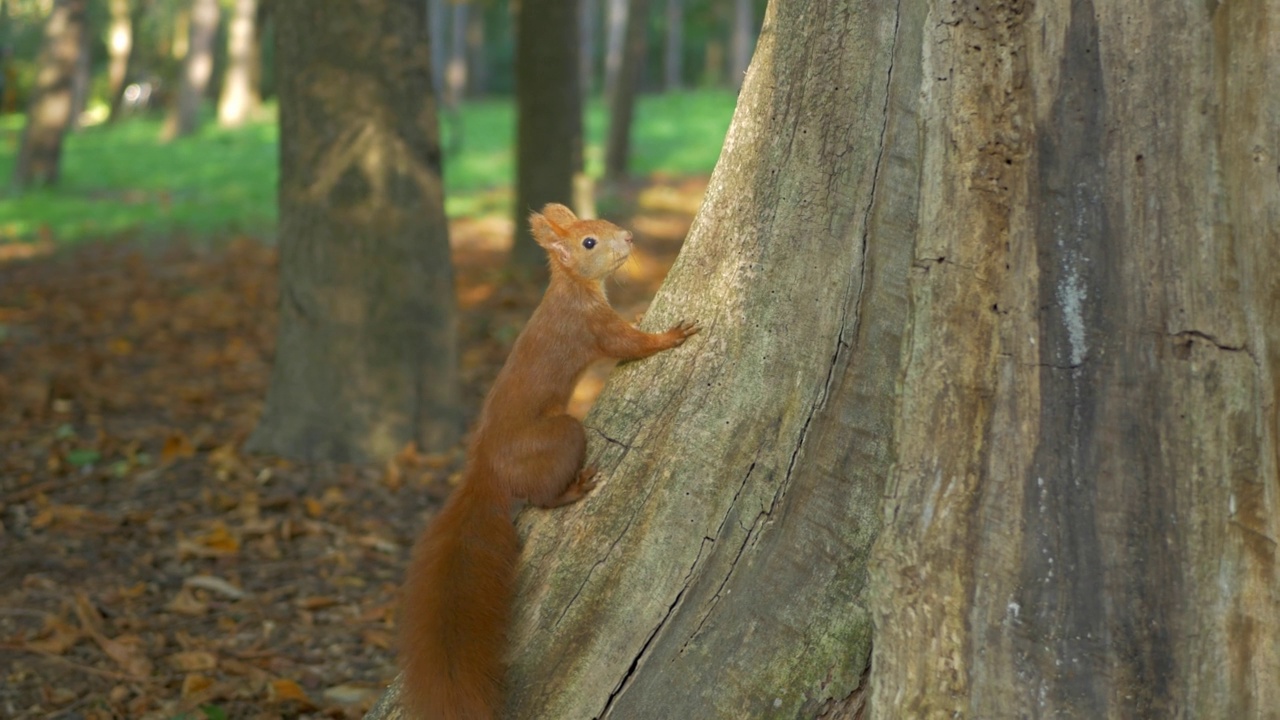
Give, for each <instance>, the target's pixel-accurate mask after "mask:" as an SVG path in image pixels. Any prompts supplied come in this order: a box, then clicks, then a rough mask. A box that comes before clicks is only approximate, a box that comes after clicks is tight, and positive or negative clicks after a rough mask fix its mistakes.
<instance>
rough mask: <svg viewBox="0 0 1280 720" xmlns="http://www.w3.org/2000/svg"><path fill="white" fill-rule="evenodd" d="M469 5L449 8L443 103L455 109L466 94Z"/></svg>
mask: <svg viewBox="0 0 1280 720" xmlns="http://www.w3.org/2000/svg"><path fill="white" fill-rule="evenodd" d="M470 9H471V5H470V3H465V2H458V3H451V4H450V6H449V64H448V66H447V67H446V68H445V73H444V82H445V97H444V103H445V104H446V105H448V106H449V107H451V108H456V107H457V106H458V104H459V103H461V102H462V98H463V96H464V95H465V94H466V92H467V15H468V14H469V13H468V11H469V10H470Z"/></svg>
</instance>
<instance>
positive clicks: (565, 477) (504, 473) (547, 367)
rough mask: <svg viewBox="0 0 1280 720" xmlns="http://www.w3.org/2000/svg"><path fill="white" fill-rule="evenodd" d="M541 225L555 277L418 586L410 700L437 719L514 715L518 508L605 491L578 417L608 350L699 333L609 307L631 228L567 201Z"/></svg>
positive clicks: (501, 379)
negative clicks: (510, 695) (507, 689)
mask: <svg viewBox="0 0 1280 720" xmlns="http://www.w3.org/2000/svg"><path fill="white" fill-rule="evenodd" d="M529 222H530V224H531V226H532V228H533V234H534V238H535V239H536V240H537V241H538V244H539V245H541V246H542V247H543V248H544V249H545V250H546V251H547V257H548V259H549V261H550V263H551V284H550V286H549V287H548V288H547V292H546V294H545V295H544V296H543V298H542V302H541V303H540V304H539V305H538V308H537V310H535V311H534V313H533V316H532V317H531V318H529V322H528V324H527V325H526V326H525V329H524V331H523V332H522V333H521V334H520V337H518V338H517V339H516V342H515V345H514V346H513V347H512V349H511V355H510V357H508V358H507V362H506V364H505V365H503V367H502V370H501V372H499V373H498V378H497V380H496V381H495V382H494V384H493V389H492V390H490V391H489V396H488V397H487V398H486V399H485V402H484V407H483V408H482V409H481V411H480V420H479V422H478V423H477V425H476V428H475V431H474V433H473V435H472V438H471V446H470V449H469V453H468V458H467V467H466V470H465V471H464V473H463V481H462V486H461V487H459V488H458V490H457V491H456V492H454V494H453V497H451V498H450V499H449V501H448V502H447V503H446V504H445V507H444V509H443V510H441V512H440V514H439V515H438V516H437V517H436V519H435V521H434V522H433V523H432V524H431V526H430V527H429V528H427V531H426V532H425V533H424V534H423V535H422V538H421V539H420V540H419V541H418V544H417V547H416V548H415V549H414V553H413V558H412V560H411V562H410V565H409V572H408V579H407V580H406V582H405V600H404V610H403V613H402V620H401V622H402V624H403V638H404V639H403V650H402V653H401V654H402V657H401V664H402V666H403V668H404V693H405V702H404V705H405V708H406V709H407V710H408V711H409V713H410V715H411V716H413V717H418V718H423V719H424V720H446V719H459V720H461V719H466V720H488V719H490V718H495V717H497V716H498V714H499V713H500V712H501V709H502V706H503V693H502V687H503V676H504V673H505V662H504V655H505V652H506V634H507V625H508V618H509V616H510V612H511V602H512V596H513V594H514V582H515V580H514V578H515V564H516V560H517V558H518V556H519V553H520V547H519V541H518V539H517V537H516V532H515V528H514V526H513V525H512V523H511V520H510V513H511V510H512V509H513V506H514V505H515V503H516V502H517V501H521V500H527V501H529V502H531V503H533V504H534V505H538V506H539V507H556V506H559V505H565V504H568V503H571V502H575V501H576V500H578V499H580V498H581V497H583V496H584V495H586V494H587V493H588V492H590V491H591V490H592V489H593V488H594V487H595V482H594V480H593V478H594V476H595V468H593V467H588V468H583V467H582V463H583V459H584V456H585V454H586V434H585V433H584V431H583V428H582V424H581V423H580V422H578V421H577V420H576V419H574V418H573V417H570V416H569V415H566V414H565V406H566V405H567V403H568V401H569V397H570V394H571V393H572V392H573V388H574V385H576V384H577V381H578V378H579V377H580V376H581V375H582V372H583V371H584V370H585V369H586V368H587V366H588V365H589V364H590V363H591V362H593V361H595V360H598V359H601V358H605V357H612V358H618V359H636V358H643V357H648V356H649V355H652V354H654V353H656V352H659V351H661V350H667V349H669V348H673V347H676V346H678V345H680V344H682V343H684V341H685V340H686V339H687V338H688V337H689V336H690V335H693V334H694V333H696V332H698V328H697V326H695V325H693V324H690V323H683V322H682V323H680V324H678V325H676V326H674V327H672V328H671V329H669V330H667V331H666V332H662V333H646V332H642V331H640V330H638V329H636V328H635V327H633V326H632V325H631V324H630V323H628V322H627V321H625V320H623V319H622V317H621V316H619V315H618V313H617V312H615V311H614V310H613V308H612V307H611V306H610V305H609V301H608V299H607V298H606V297H605V295H604V288H603V281H604V279H605V278H607V277H608V276H609V275H610V274H611V273H613V271H614V270H616V269H617V268H618V266H620V265H621V264H622V263H623V262H624V261H625V260H626V259H627V257H628V256H629V255H630V253H631V233H628V232H626V231H625V230H623V229H621V228H619V227H617V226H616V225H613V224H611V223H608V222H605V221H603V220H579V219H577V218H576V217H575V216H574V215H573V213H572V212H571V211H570V210H569V209H568V208H566V207H564V206H563V205H556V204H550V205H547V206H546V207H545V208H543V210H542V213H540V214H539V213H534V214H533V215H531V216H530V219H529ZM588 239H590V240H593V241H594V242H591V243H587V242H585V241H587V240H588ZM588 244H590V245H593V247H590V248H588V247H587V245H588Z"/></svg>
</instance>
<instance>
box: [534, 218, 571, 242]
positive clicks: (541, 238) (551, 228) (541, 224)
mask: <svg viewBox="0 0 1280 720" xmlns="http://www.w3.org/2000/svg"><path fill="white" fill-rule="evenodd" d="M529 229H530V230H532V231H533V239H534V240H537V241H538V244H539V245H541V246H543V247H546V246H548V245H550V244H553V243H555V242H556V241H557V240H559V239H560V238H562V237H564V236H565V234H566V231H565V228H563V227H560V226H559V225H557V224H555V223H553V222H552V221H551V220H550V219H549V218H547V216H545V215H543V214H541V213H529Z"/></svg>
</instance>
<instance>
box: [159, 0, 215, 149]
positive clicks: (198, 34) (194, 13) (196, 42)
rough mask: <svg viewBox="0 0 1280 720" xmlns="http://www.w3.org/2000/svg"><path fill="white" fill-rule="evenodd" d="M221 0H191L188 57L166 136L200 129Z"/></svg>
mask: <svg viewBox="0 0 1280 720" xmlns="http://www.w3.org/2000/svg"><path fill="white" fill-rule="evenodd" d="M219 14H220V10H219V7H218V0H191V14H190V20H189V27H190V31H189V35H188V40H187V53H186V58H185V59H184V60H183V62H182V77H181V78H180V80H179V83H178V98H177V105H176V106H175V111H174V114H173V115H172V116H171V120H170V122H169V124H168V126H167V127H166V128H165V129H164V131H163V134H164V136H165V138H166V139H172V138H175V137H186V136H188V135H191V134H192V133H194V132H195V131H196V130H198V129H200V108H201V106H202V105H203V104H204V96H205V91H206V90H207V89H208V87H209V78H210V77H212V75H213V43H214V40H215V39H217V36H218V17H219Z"/></svg>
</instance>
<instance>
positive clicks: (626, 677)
mask: <svg viewBox="0 0 1280 720" xmlns="http://www.w3.org/2000/svg"><path fill="white" fill-rule="evenodd" d="M705 547H706V545H705V543H704V544H703V547H702V548H699V549H698V556H697V557H696V558H694V560H693V564H692V565H690V566H689V572H688V573H687V574H686V575H685V577H684V583H683V584H682V585H681V587H680V592H678V593H676V599H675V600H672V601H671V604H670V605H668V606H667V612H666V613H665V614H663V616H662V618H661V619H660V620H659V621H658V622H657V624H655V625H654V626H653V631H652V632H650V633H649V637H647V638H645V641H644V644H643V645H641V646H640V650H639V651H638V652H636V654H635V657H633V658H632V660H631V665H630V666H629V667H628V668H627V671H626V672H625V673H623V674H622V679H621V680H619V681H618V686H617V687H615V688H614V689H613V692H611V693H609V698H608V699H607V700H605V703H604V708H603V709H602V710H601V711H600V713H599V714H598V715H595V716H594V717H595V718H602V717H605V716H606V715H608V714H609V711H610V710H612V709H613V703H614V701H615V700H616V699H617V698H618V697H619V696H620V695H622V693H623V692H625V691H626V689H627V685H629V684H630V683H631V680H632V678H634V677H635V675H636V671H637V670H638V669H639V668H640V661H641V660H643V659H644V657H645V655H646V654H647V653H648V651H649V646H650V645H652V644H653V641H654V640H655V639H656V638H657V637H658V634H659V633H660V632H662V628H664V627H666V625H667V621H668V620H670V619H671V616H672V614H674V613H675V611H676V608H677V607H679V606H680V601H681V600H683V599H684V593H685V591H686V590H688V589H689V578H690V577H692V576H693V571H694V568H696V567H697V565H698V561H699V560H701V559H702V550H703V549H704V548H705Z"/></svg>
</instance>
